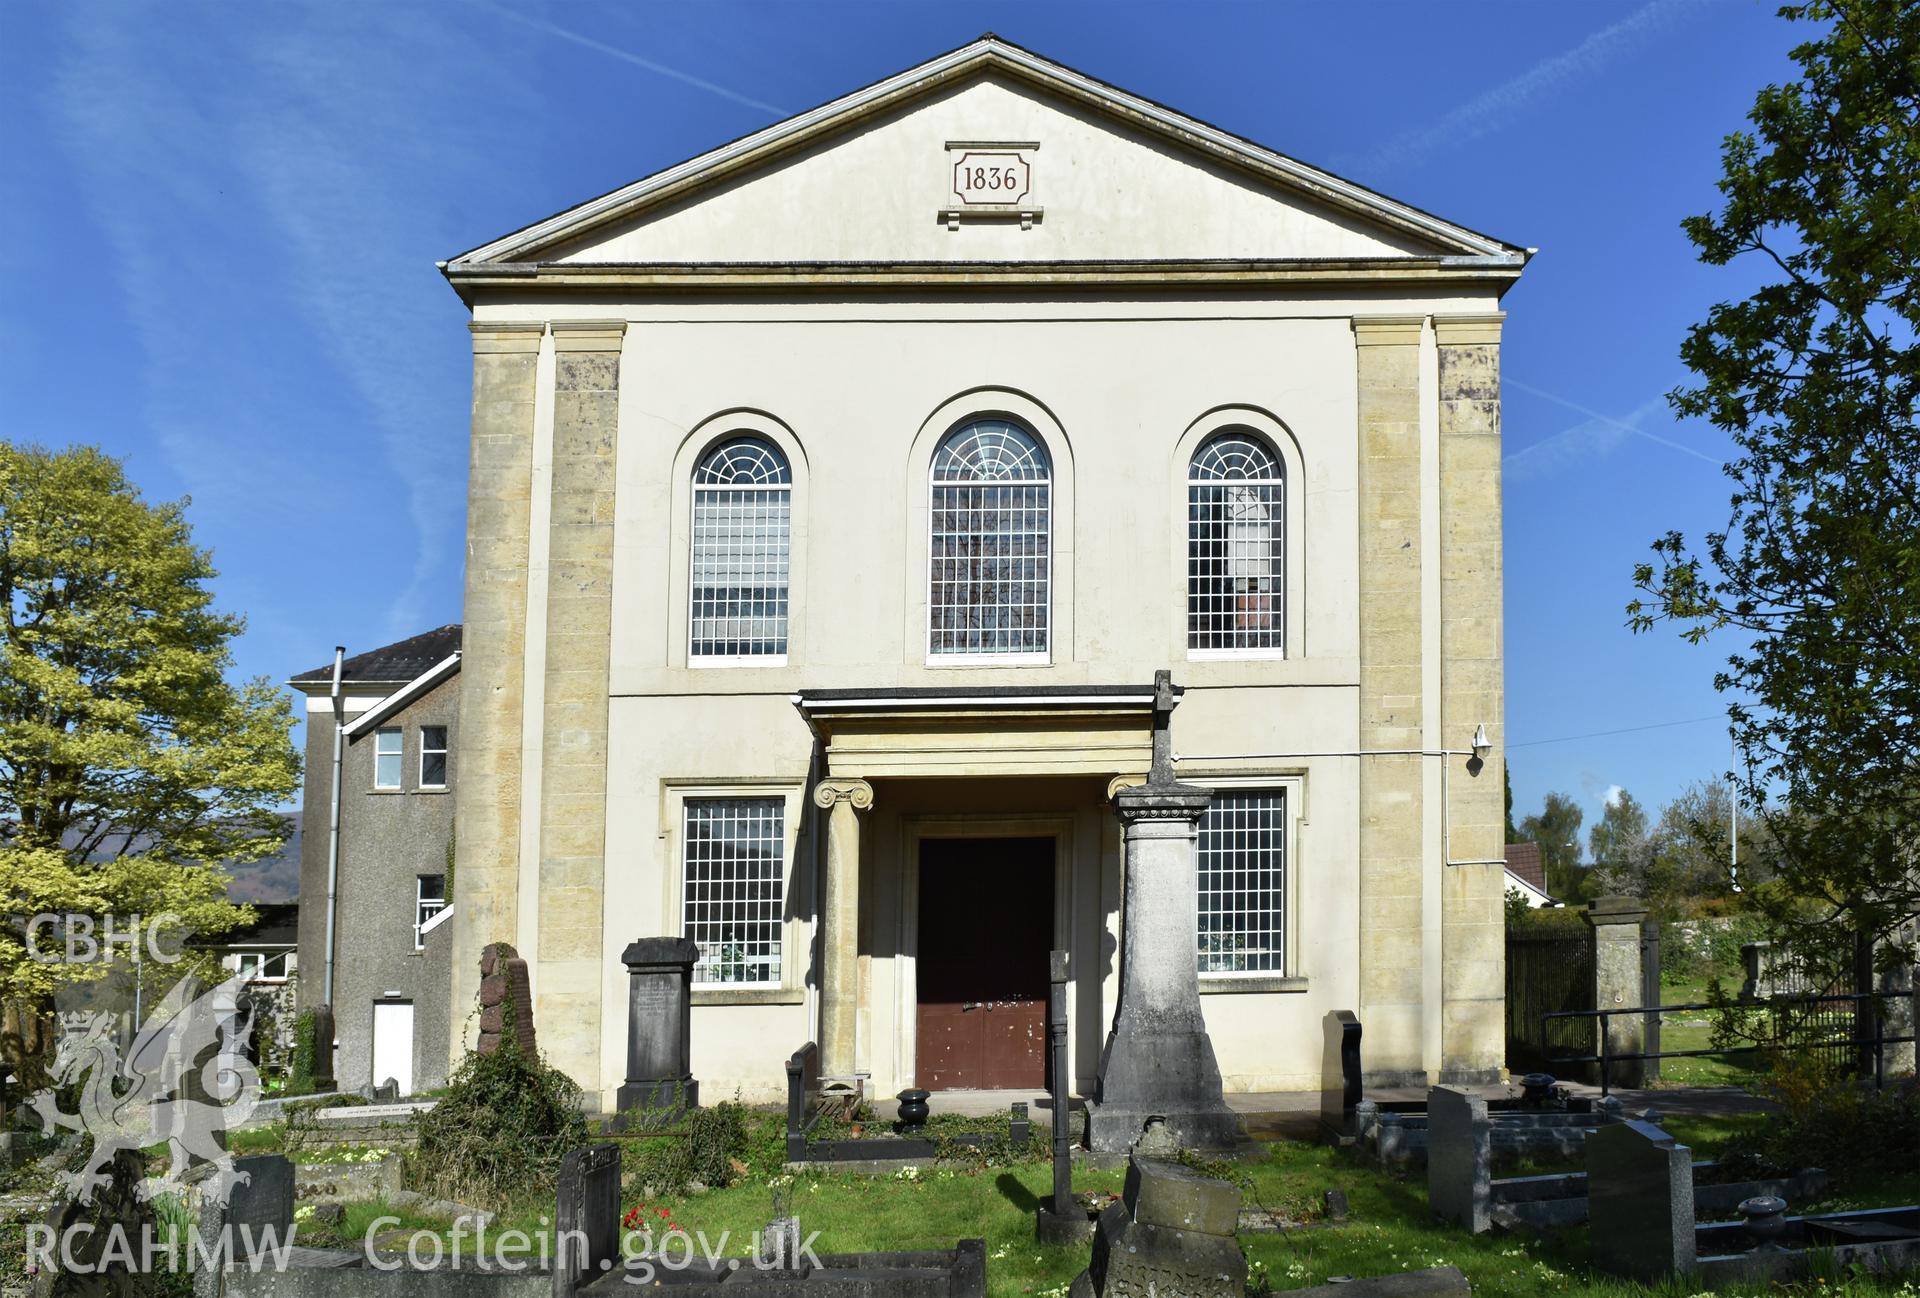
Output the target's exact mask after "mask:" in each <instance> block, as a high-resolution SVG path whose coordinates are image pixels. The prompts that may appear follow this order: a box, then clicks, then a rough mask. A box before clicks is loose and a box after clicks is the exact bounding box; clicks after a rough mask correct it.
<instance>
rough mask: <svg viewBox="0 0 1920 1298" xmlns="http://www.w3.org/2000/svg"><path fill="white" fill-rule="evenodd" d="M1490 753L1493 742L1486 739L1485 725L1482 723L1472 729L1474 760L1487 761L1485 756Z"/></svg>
mask: <svg viewBox="0 0 1920 1298" xmlns="http://www.w3.org/2000/svg"><path fill="white" fill-rule="evenodd" d="M1492 751H1493V741H1492V740H1491V739H1488V738H1487V724H1486V722H1484V721H1483V722H1481V723H1480V724H1479V725H1477V726H1475V727H1474V728H1473V757H1474V760H1475V761H1479V762H1484V761H1486V760H1487V754H1488V753H1490V752H1492Z"/></svg>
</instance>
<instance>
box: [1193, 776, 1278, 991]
mask: <svg viewBox="0 0 1920 1298" xmlns="http://www.w3.org/2000/svg"><path fill="white" fill-rule="evenodd" d="M1199 849H1200V852H1199V855H1200V952H1199V958H1200V972H1201V973H1202V974H1280V973H1285V972H1286V954H1287V951H1286V932H1287V927H1286V894H1287V888H1286V885H1287V795H1286V792H1285V790H1281V789H1257V790H1254V789H1250V790H1246V791H1244V792H1242V791H1238V790H1221V791H1220V792H1218V793H1216V794H1214V797H1213V805H1212V806H1210V807H1208V808H1207V814H1206V815H1205V816H1204V817H1203V818H1202V819H1201V821H1200V844H1199Z"/></svg>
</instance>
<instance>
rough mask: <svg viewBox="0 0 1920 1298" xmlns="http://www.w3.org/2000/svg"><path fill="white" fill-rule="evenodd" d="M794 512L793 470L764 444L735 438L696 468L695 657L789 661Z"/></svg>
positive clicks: (691, 652) (691, 650)
mask: <svg viewBox="0 0 1920 1298" xmlns="http://www.w3.org/2000/svg"><path fill="white" fill-rule="evenodd" d="M792 509H793V471H792V470H791V469H790V468H789V467H788V466H787V458H786V456H784V455H782V454H781V453H780V449H779V448H778V447H776V446H774V445H773V443H771V442H769V441H766V440H765V439H763V438H759V437H735V438H731V439H729V440H728V441H725V442H722V443H721V444H720V445H719V446H716V447H714V448H713V449H712V450H711V451H708V452H707V454H706V456H705V457H704V458H703V459H701V461H700V463H699V465H698V466H697V467H695V469H694V471H693V578H692V581H691V582H690V583H689V592H690V606H689V609H688V618H687V624H688V630H689V642H688V649H687V653H688V656H689V657H690V658H692V659H695V660H704V661H709V662H711V661H713V660H715V659H726V658H756V659H764V658H778V657H782V656H784V655H785V654H786V652H787V551H788V542H787V536H788V523H789V521H790V516H791V514H792Z"/></svg>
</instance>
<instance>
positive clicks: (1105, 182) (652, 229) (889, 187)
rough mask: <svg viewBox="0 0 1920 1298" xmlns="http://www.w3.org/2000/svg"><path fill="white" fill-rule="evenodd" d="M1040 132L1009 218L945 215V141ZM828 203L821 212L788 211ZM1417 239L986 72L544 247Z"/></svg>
mask: <svg viewBox="0 0 1920 1298" xmlns="http://www.w3.org/2000/svg"><path fill="white" fill-rule="evenodd" d="M983 139H985V140H991V141H995V142H1017V141H1029V142H1038V143H1039V146H1040V147H1039V148H1038V149H1037V150H1036V151H1035V152H1034V153H1033V155H1032V168H1033V171H1032V174H1033V184H1032V192H1031V194H1030V195H1029V196H1028V197H1027V198H1026V199H1025V200H1023V202H1024V203H1025V204H1031V205H1034V206H1038V207H1040V208H1042V209H1044V211H1043V213H1042V215H1041V217H1040V220H1039V221H1038V222H1037V223H1036V224H1035V225H1034V226H1033V227H1032V228H1031V229H1028V230H1022V229H1021V228H1020V226H1019V223H1018V222H1011V221H1010V222H1000V223H996V224H991V225H988V224H982V225H966V226H963V227H962V228H961V229H960V230H958V231H952V230H949V229H948V228H947V227H946V226H945V225H944V224H942V223H941V222H939V221H938V220H937V219H936V215H937V213H938V212H939V210H940V208H941V207H942V206H946V205H952V204H953V203H954V202H955V201H956V200H955V199H954V196H953V194H952V170H951V165H952V162H953V161H954V159H955V158H957V157H958V156H959V154H958V153H950V152H949V151H948V149H947V148H946V145H947V143H948V141H953V140H962V141H978V140H983ZM814 213H831V214H833V215H832V216H830V217H813V216H805V215H797V214H814ZM1432 251H1433V250H1432V249H1431V248H1430V247H1426V246H1423V245H1419V244H1416V243H1414V242H1413V241H1411V240H1410V239H1407V238H1405V237H1402V236H1399V235H1394V234H1389V233H1387V232H1385V231H1383V230H1380V229H1377V228H1370V227H1367V226H1364V225H1362V224H1361V223H1360V222H1358V221H1356V220H1354V219H1353V218H1351V217H1347V216H1345V215H1342V214H1339V213H1336V212H1334V211H1333V210H1331V209H1323V208H1316V207H1313V206H1311V205H1309V204H1307V203H1305V202H1302V201H1298V200H1292V201H1288V202H1276V201H1275V200H1274V196H1273V192H1272V191H1271V190H1270V189H1265V188H1261V187H1258V186H1256V185H1254V184H1253V183H1251V182H1249V181H1247V180H1246V179H1244V178H1242V177H1240V176H1238V175H1236V174H1234V173H1232V172H1230V171H1228V170H1226V169H1225V168H1222V167H1220V166H1217V165H1215V164H1213V163H1212V162H1209V161H1206V160H1204V159H1202V158H1200V157H1199V156H1198V155H1195V154H1191V153H1186V152H1183V151H1178V150H1176V149H1174V148H1173V147H1171V146H1169V145H1168V144H1167V143H1166V142H1165V141H1164V140H1160V139H1156V138H1152V137H1149V136H1146V135H1144V134H1139V133H1135V132H1133V131H1130V130H1128V129H1126V128H1125V127H1124V126H1121V125H1119V124H1117V123H1116V122H1115V120H1114V119H1113V118H1111V117H1107V116H1102V117H1100V118H1099V119H1097V120H1096V119H1094V118H1092V117H1090V116H1089V115H1088V114H1087V113H1086V111H1085V110H1084V109H1082V108H1079V107H1077V106H1075V105H1073V104H1070V103H1067V102H1065V101H1061V100H1055V99H1051V98H1049V97H1046V96H1043V95H1042V94H1040V93H1039V92H1037V91H1035V90H1034V89H1033V88H1031V87H1030V86H1027V85H1025V84H1020V83H1015V82H1012V81H1010V80H1007V79H1003V78H999V77H990V78H985V79H981V80H977V81H974V82H972V83H970V84H968V85H965V86H963V87H960V88H957V89H952V90H947V91H945V92H942V93H939V94H936V95H933V96H930V97H929V98H927V99H925V100H922V101H919V102H917V103H915V104H913V105H912V106H910V107H909V108H906V109H902V110H896V111H895V112H893V113H891V114H889V115H887V116H885V117H882V118H877V119H874V120H872V121H869V122H867V123H865V124H863V125H862V127H861V128H860V129H858V130H856V131H855V132H853V133H851V134H848V135H843V136H839V137H837V138H835V139H833V140H831V141H829V142H825V143H821V144H818V145H815V146H814V147H812V148H810V149H808V150H805V151H803V152H800V153H798V154H795V155H793V156H790V157H788V158H786V159H783V160H781V161H780V162H777V163H775V164H773V165H772V166H771V167H769V168H767V169H766V170H764V171H761V172H758V173H756V174H754V175H753V176H752V177H751V178H748V179H744V180H739V181H735V182H733V183H730V184H725V185H723V186H721V187H719V188H717V189H708V190H705V191H703V192H702V193H701V194H700V195H699V197H698V199H697V201H693V202H688V203H684V204H682V205H680V206H678V207H675V208H669V209H665V210H655V211H652V212H649V213H647V214H646V215H645V216H644V218H642V220H641V222H639V223H635V224H630V225H629V226H628V227H627V228H625V229H614V230H610V231H599V232H596V233H595V234H594V235H593V236H592V237H591V239H590V240H588V241H586V242H585V243H584V244H583V245H581V246H578V247H575V248H572V249H569V250H567V251H564V252H560V253H555V254H550V257H551V259H553V260H559V261H572V262H685V261H691V262H718V261H871V260H875V259H880V258H886V259H891V260H900V261H917V260H943V259H947V258H960V257H964V258H968V259H970V260H993V259H1041V260H1100V259H1108V258H1182V257H1343V256H1344V257H1386V256H1393V255H1395V254H1402V253H1409V252H1412V253H1431V252H1432Z"/></svg>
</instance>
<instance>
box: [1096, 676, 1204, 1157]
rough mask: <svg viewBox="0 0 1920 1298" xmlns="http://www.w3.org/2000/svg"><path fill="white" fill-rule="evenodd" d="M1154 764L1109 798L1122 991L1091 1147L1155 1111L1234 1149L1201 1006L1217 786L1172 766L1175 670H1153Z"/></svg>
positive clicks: (1130, 1130) (1187, 1143)
mask: <svg viewBox="0 0 1920 1298" xmlns="http://www.w3.org/2000/svg"><path fill="white" fill-rule="evenodd" d="M1153 691H1154V702H1153V765H1152V768H1151V771H1150V773H1149V774H1148V776H1147V782H1146V783H1145V784H1142V785H1136V786H1133V787H1129V788H1123V789H1121V790H1119V791H1118V792H1117V793H1115V794H1114V795H1113V809H1114V814H1115V815H1116V816H1118V817H1119V818H1120V822H1121V824H1122V826H1124V830H1123V833H1124V837H1125V843H1126V846H1125V857H1126V884H1125V889H1124V893H1123V896H1124V903H1123V904H1124V906H1125V909H1126V913H1125V916H1124V918H1123V920H1122V923H1121V928H1120V995H1119V999H1118V1003H1117V1004H1116V1006H1115V1008H1114V1014H1113V1028H1112V1030H1111V1031H1110V1032H1109V1033H1108V1035H1107V1043H1106V1048H1105V1049H1104V1050H1103V1051H1102V1052H1101V1055H1100V1081H1099V1087H1098V1098H1097V1099H1096V1100H1095V1101H1094V1103H1093V1105H1092V1106H1091V1107H1090V1110H1089V1112H1088V1115H1087V1143H1088V1144H1089V1145H1091V1146H1092V1147H1093V1148H1094V1149H1095V1150H1096V1151H1099V1152H1101V1153H1121V1152H1123V1151H1126V1150H1129V1149H1131V1148H1132V1147H1133V1143H1134V1141H1136V1140H1138V1139H1139V1138H1140V1133H1141V1132H1142V1131H1143V1130H1145V1128H1146V1124H1147V1120H1148V1119H1149V1118H1151V1117H1155V1116H1158V1117H1161V1118H1163V1119H1165V1121H1166V1125H1167V1127H1168V1129H1169V1130H1170V1131H1171V1132H1172V1133H1173V1136H1174V1138H1175V1139H1176V1140H1177V1141H1179V1143H1180V1144H1181V1145H1182V1146H1183V1147H1185V1148H1190V1149H1230V1148H1232V1147H1233V1146H1234V1145H1236V1144H1238V1143H1239V1139H1240V1120H1239V1118H1238V1117H1236V1116H1235V1115H1234V1113H1233V1111H1232V1110H1231V1109H1229V1108H1228V1107H1227V1104H1226V1099H1225V1097H1224V1096H1223V1095H1222V1093H1221V1089H1220V1065H1219V1061H1218V1060H1217V1059H1215V1057H1214V1053H1213V1040H1212V1038H1211V1037H1209V1036H1208V1035H1207V1024H1206V1020H1205V1018H1204V1017H1203V1016H1202V1014H1201V1010H1200V975H1199V971H1198V968H1197V967H1196V965H1195V962H1194V954H1193V953H1194V952H1195V951H1196V950H1197V949H1198V947H1199V931H1200V912H1199V864H1198V855H1197V844H1198V836H1199V824H1200V817H1201V816H1203V815H1205V814H1206V810H1207V807H1208V805H1209V804H1210V803H1211V802H1212V801H1213V794H1212V793H1210V792H1208V791H1207V790H1206V789H1203V788H1200V787H1199V786H1197V785H1192V784H1182V783H1180V782H1179V781H1178V780H1176V779H1175V778H1174V774H1173V734H1172V729H1171V724H1172V716H1173V708H1174V702H1175V699H1174V692H1173V678H1172V674H1171V673H1170V672H1167V671H1164V670H1162V671H1158V672H1155V673H1154V678H1153Z"/></svg>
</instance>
